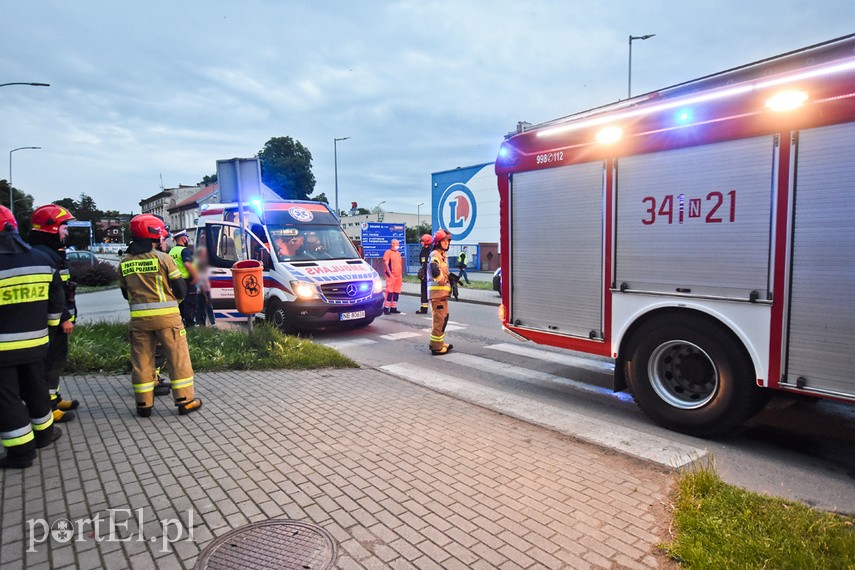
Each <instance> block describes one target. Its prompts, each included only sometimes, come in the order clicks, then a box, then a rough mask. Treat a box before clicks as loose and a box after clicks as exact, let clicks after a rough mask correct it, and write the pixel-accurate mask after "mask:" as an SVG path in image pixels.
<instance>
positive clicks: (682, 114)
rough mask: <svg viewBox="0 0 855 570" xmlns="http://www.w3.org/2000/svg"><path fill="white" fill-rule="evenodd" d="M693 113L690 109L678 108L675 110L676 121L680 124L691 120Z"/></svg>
mask: <svg viewBox="0 0 855 570" xmlns="http://www.w3.org/2000/svg"><path fill="white" fill-rule="evenodd" d="M693 118H694V115H693V114H692V111H691V109H680V110H679V111H677V115H676V119H677V122H678V123H679V124H681V125H686V124H688V123H691V122H692V119H693Z"/></svg>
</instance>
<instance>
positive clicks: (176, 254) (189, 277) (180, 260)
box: [169, 230, 196, 327]
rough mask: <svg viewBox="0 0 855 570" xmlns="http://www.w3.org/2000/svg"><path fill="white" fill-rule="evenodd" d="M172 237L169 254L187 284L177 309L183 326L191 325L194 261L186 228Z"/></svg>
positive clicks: (194, 279)
mask: <svg viewBox="0 0 855 570" xmlns="http://www.w3.org/2000/svg"><path fill="white" fill-rule="evenodd" d="M172 239H173V241H174V242H175V245H174V246H173V247H172V249H170V250H169V255H170V256H172V259H174V260H175V265H176V266H177V267H178V271H179V272H180V273H181V278H182V279H184V283H185V284H186V285H187V294H186V295H185V296H184V299H182V300H181V302H180V303H179V304H178V309H179V311H180V313H181V320H182V321H184V326H185V327H192V326H194V325H195V324H196V262H195V261H194V260H193V252H192V251H191V250H190V248H189V247H187V244H188V243H189V242H190V236H188V235H187V231H186V230H181V231H180V232H176V233H175V234H173V236H172Z"/></svg>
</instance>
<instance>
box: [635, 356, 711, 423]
mask: <svg viewBox="0 0 855 570" xmlns="http://www.w3.org/2000/svg"><path fill="white" fill-rule="evenodd" d="M647 373H648V377H649V378H650V383H651V385H652V386H653V389H654V390H655V391H656V394H657V395H658V396H659V397H660V398H662V400H664V401H665V402H666V403H668V404H669V405H671V406H673V407H675V408H680V409H684V410H691V409H696V408H700V407H702V406H704V405H706V404H707V403H708V402H709V401H710V400H712V398H713V397H714V396H715V394H716V392H717V391H718V370H717V369H716V366H715V363H714V362H713V360H712V358H710V356H709V355H708V354H707V353H706V352H705V351H704V350H703V349H702V348H701V347H699V346H698V345H696V344H694V343H691V342H689V341H685V340H671V341H668V342H665V343H663V344H661V345H659V347H657V348H656V350H654V351H653V354H652V355H651V357H650V361H649V362H648V369H647Z"/></svg>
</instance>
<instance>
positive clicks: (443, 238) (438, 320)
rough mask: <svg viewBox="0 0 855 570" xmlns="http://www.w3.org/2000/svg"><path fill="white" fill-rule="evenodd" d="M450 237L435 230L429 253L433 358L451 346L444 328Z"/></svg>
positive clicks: (431, 349) (446, 314)
mask: <svg viewBox="0 0 855 570" xmlns="http://www.w3.org/2000/svg"><path fill="white" fill-rule="evenodd" d="M450 244H451V235H450V234H449V233H448V232H446V231H445V230H437V232H436V234H434V236H433V251H431V252H430V258H429V259H430V263H429V267H430V271H428V278H429V280H430V282H429V285H428V290H429V291H430V308H431V310H432V311H433V326H432V327H431V331H430V352H431V354H433V355H434V356H439V355H441V354H447V353H448V351H450V350H451V349H452V348H454V346H453V345H451V344H447V343H446V342H445V327H446V325H447V324H448V299H449V297H450V296H451V279H450V276H449V271H448V260H447V259H446V256H447V255H448V246H449V245H450Z"/></svg>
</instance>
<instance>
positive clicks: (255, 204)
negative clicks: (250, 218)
mask: <svg viewBox="0 0 855 570" xmlns="http://www.w3.org/2000/svg"><path fill="white" fill-rule="evenodd" d="M249 205H250V206H252V207H253V208H255V211H256V212H258V215H259V216H260V215H261V212H262V207H261V200H260V199H259V198H251V199H250V200H249Z"/></svg>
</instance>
